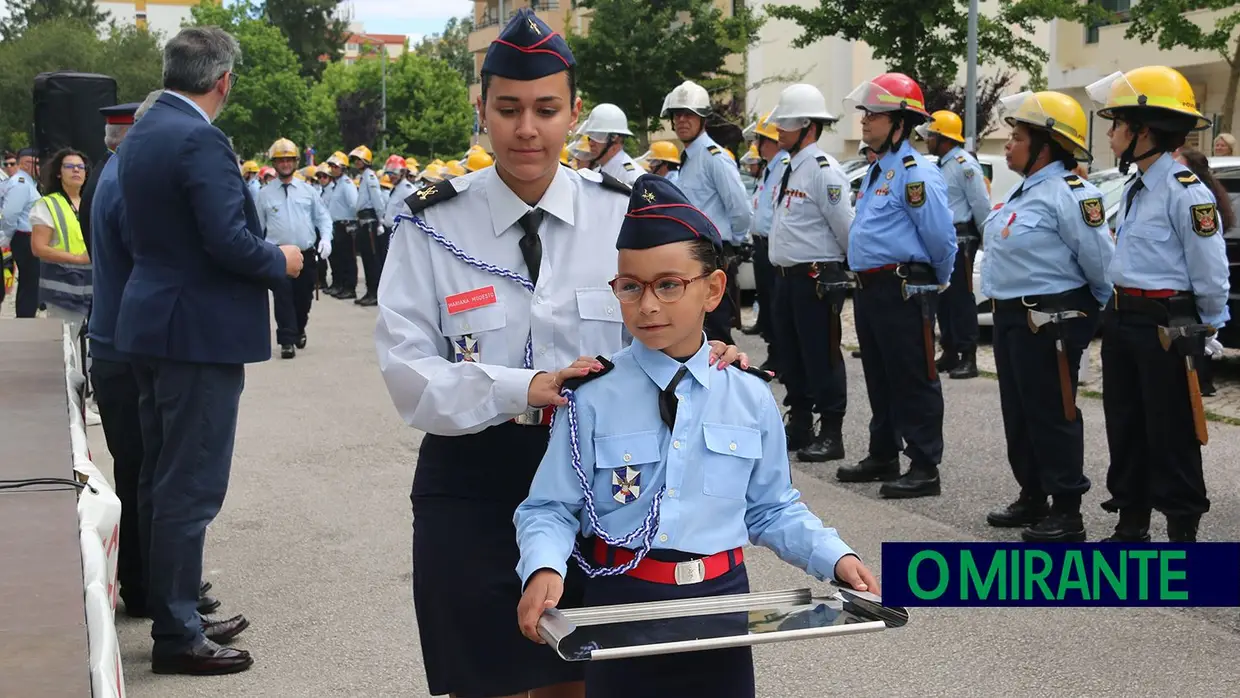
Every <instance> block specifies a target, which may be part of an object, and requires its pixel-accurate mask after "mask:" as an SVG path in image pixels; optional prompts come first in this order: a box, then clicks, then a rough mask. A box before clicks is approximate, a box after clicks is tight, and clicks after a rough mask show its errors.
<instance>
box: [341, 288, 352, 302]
mask: <svg viewBox="0 0 1240 698" xmlns="http://www.w3.org/2000/svg"><path fill="white" fill-rule="evenodd" d="M336 298H339V299H340V300H342V301H347V300H352V299H354V298H357V291H355V290H353V289H351V288H342V289H340V290H339V291H338V292H337V293H336Z"/></svg>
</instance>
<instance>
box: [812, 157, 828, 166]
mask: <svg viewBox="0 0 1240 698" xmlns="http://www.w3.org/2000/svg"><path fill="white" fill-rule="evenodd" d="M814 159H815V160H817V161H818V166H819V167H830V166H831V161H830V160H829V159H827V156H826V155H815V156H814Z"/></svg>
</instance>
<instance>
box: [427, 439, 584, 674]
mask: <svg viewBox="0 0 1240 698" xmlns="http://www.w3.org/2000/svg"><path fill="white" fill-rule="evenodd" d="M549 434H550V431H549V429H547V428H546V427H538V426H521V425H517V424H502V425H499V426H495V427H491V428H490V429H487V430H486V431H484V432H482V433H480V434H474V435H470V436H458V437H444V436H434V435H427V436H426V437H425V439H423V441H422V447H421V450H420V452H419V455H418V465H417V470H416V471H415V473H414V477H413V491H412V493H411V495H410V499H411V500H412V503H413V604H414V611H415V613H416V615H417V621H418V633H419V636H420V638H421V644H422V659H423V664H424V666H425V668H426V680H427V683H428V684H429V688H430V692H431V694H432V695H437V696H438V695H445V694H449V693H451V694H454V695H455V696H457V697H458V698H492V697H494V696H507V695H511V694H514V693H524V692H525V691H528V690H531V689H535V688H541V687H544V686H552V685H555V684H559V683H565V682H572V681H581V680H582V678H583V668H582V665H581V664H579V663H572V662H566V661H564V660H562V659H560V658H559V656H558V655H556V653H555V651H554V650H552V649H551V648H550V647H548V646H546V645H540V644H536V643H534V642H531V641H529V640H527V639H526V638H525V636H523V635H522V634H521V630H520V628H518V627H517V605H518V603H520V601H521V580H520V578H519V577H517V572H516V568H517V561H518V559H519V557H520V553H519V551H518V549H517V541H516V530H515V529H514V527H513V523H512V516H513V512H515V511H516V508H517V505H518V504H520V503H521V502H522V501H523V500H524V499H525V497H526V495H527V494H528V492H529V487H530V481H531V480H532V479H533V477H534V472H535V470H537V469H538V464H539V462H540V461H541V460H542V456H543V453H544V452H545V451H546V449H547V439H548V437H549ZM564 586H565V588H564V597H563V598H562V599H561V602H560V607H561V608H572V607H575V606H580V605H581V593H582V587H581V573H580V570H578V569H577V567H576V565H575V564H574V563H572V562H570V563H569V566H568V577H567V579H565V585H564Z"/></svg>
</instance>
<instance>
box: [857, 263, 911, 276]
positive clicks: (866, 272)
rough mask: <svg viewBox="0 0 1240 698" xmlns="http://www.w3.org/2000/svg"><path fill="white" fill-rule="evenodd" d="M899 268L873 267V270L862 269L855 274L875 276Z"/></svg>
mask: <svg viewBox="0 0 1240 698" xmlns="http://www.w3.org/2000/svg"><path fill="white" fill-rule="evenodd" d="M899 266H900V265H899V264H884V265H883V266H881V267H875V268H873V269H862V270H860V271H858V272H857V273H858V274H877V273H879V272H883V271H895V270H896V268H897V267H899Z"/></svg>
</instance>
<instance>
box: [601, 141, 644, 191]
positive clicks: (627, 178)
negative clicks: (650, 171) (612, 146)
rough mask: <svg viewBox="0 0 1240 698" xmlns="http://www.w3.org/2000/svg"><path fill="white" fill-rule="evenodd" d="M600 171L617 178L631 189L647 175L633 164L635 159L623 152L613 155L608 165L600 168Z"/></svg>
mask: <svg viewBox="0 0 1240 698" xmlns="http://www.w3.org/2000/svg"><path fill="white" fill-rule="evenodd" d="M599 171H600V172H604V173H606V174H609V175H611V176H612V177H615V178H616V179H618V180H620V181H621V182H624V183H625V184H627V185H629V186H630V187H631V186H633V183H634V182H636V181H637V178H638V177H640V176H642V175H644V174H646V171H645V170H643V169H642V168H640V167H638V166H637V163H636V162H633V158H631V157H629V154H628V153H626V152H624V151H623V150H621V151H620V152H618V153H616V154H615V155H613V156H612V158H611V159H610V160H608V161H607V164H606V165H603V166H602V167H600V168H599Z"/></svg>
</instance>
